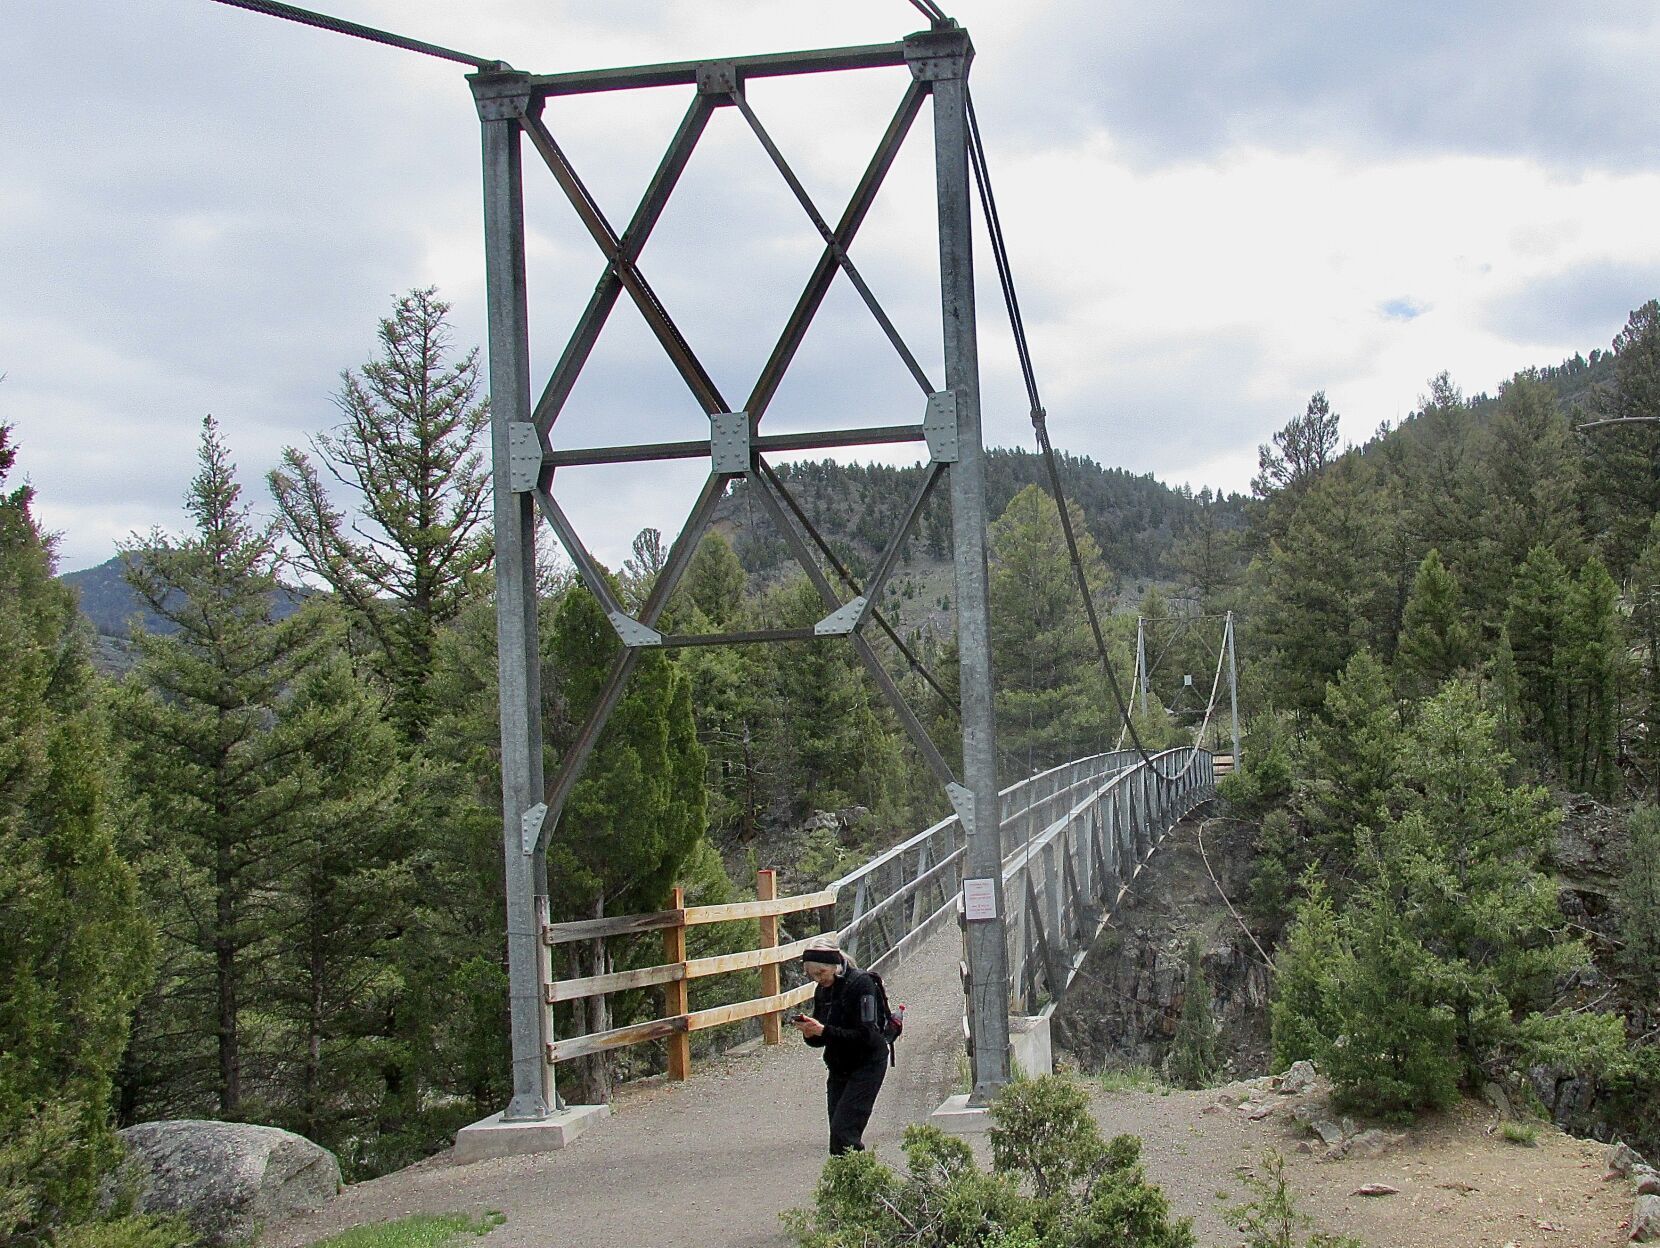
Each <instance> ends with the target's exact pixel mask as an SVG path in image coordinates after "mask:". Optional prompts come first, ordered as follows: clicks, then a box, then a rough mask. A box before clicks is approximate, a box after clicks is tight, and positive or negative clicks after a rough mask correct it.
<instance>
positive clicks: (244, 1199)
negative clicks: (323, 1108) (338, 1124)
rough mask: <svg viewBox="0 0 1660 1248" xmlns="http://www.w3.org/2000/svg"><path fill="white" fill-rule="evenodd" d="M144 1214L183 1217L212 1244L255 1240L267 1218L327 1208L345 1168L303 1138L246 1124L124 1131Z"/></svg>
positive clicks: (189, 1123) (185, 1123)
mask: <svg viewBox="0 0 1660 1248" xmlns="http://www.w3.org/2000/svg"><path fill="white" fill-rule="evenodd" d="M119 1134H120V1137H121V1142H122V1143H123V1144H125V1145H126V1148H127V1159H128V1164H129V1166H130V1167H131V1170H132V1173H133V1175H134V1177H135V1178H136V1179H137V1187H138V1191H139V1193H140V1195H139V1206H138V1207H139V1209H140V1211H141V1212H144V1213H182V1214H184V1215H185V1217H186V1218H187V1219H188V1220H189V1222H190V1225H191V1228H192V1229H193V1230H194V1231H195V1232H196V1233H197V1234H198V1235H200V1236H201V1237H202V1240H203V1241H204V1242H205V1243H208V1244H213V1245H222V1244H231V1243H235V1242H238V1241H241V1240H247V1239H251V1238H252V1237H253V1236H255V1235H257V1234H258V1233H259V1229H260V1227H261V1226H263V1225H264V1224H265V1223H266V1222H267V1221H269V1220H271V1219H273V1218H278V1217H283V1216H286V1215H288V1214H293V1213H309V1212H312V1211H314V1210H317V1209H321V1208H322V1207H323V1206H324V1205H325V1204H327V1203H328V1202H329V1201H330V1200H333V1199H334V1197H335V1194H336V1193H337V1192H339V1190H340V1163H339V1162H338V1161H337V1160H336V1159H335V1156H334V1154H333V1153H331V1152H329V1151H328V1150H327V1149H326V1148H320V1147H318V1146H317V1145H316V1144H313V1143H312V1142H311V1141H310V1140H308V1139H306V1138H304V1137H303V1136H298V1135H295V1134H293V1133H292V1132H289V1131H279V1130H278V1129H277V1128H276V1127H260V1126H254V1125H253V1124H251V1123H243V1122H200V1121H195V1120H188V1119H187V1120H181V1121H175V1122H145V1123H140V1124H139V1125H138V1126H136V1127H128V1128H127V1129H126V1130H124V1131H122V1132H120V1133H119Z"/></svg>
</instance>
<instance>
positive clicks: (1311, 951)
mask: <svg viewBox="0 0 1660 1248" xmlns="http://www.w3.org/2000/svg"><path fill="white" fill-rule="evenodd" d="M1303 883H1304V895H1303V897H1302V898H1301V899H1300V900H1299V901H1298V902H1297V906H1296V918H1295V920H1294V921H1293V922H1292V924H1291V927H1290V929H1289V930H1288V931H1287V932H1286V935H1285V941H1284V943H1283V944H1281V945H1280V947H1279V948H1278V949H1277V950H1276V951H1275V953H1274V999H1273V1002H1272V1003H1271V1004H1270V1006H1269V1023H1270V1029H1271V1036H1272V1039H1273V1066H1274V1069H1275V1070H1276V1071H1283V1070H1287V1069H1289V1068H1290V1066H1291V1064H1292V1063H1293V1062H1302V1061H1311V1062H1316V1063H1318V1064H1319V1065H1320V1066H1321V1067H1322V1068H1324V1067H1326V1066H1327V1065H1328V1062H1329V1058H1330V1054H1331V1049H1332V1046H1333V1044H1334V1043H1335V1042H1336V1041H1337V1038H1338V1037H1339V1036H1340V1035H1341V1034H1342V1021H1341V1018H1340V1016H1339V1013H1338V1003H1337V988H1338V985H1339V984H1340V983H1341V982H1342V981H1343V980H1344V979H1346V978H1347V977H1348V975H1349V973H1350V971H1351V969H1352V967H1351V966H1350V956H1349V951H1348V948H1347V946H1345V945H1344V943H1343V940H1342V936H1341V933H1340V932H1339V930H1338V924H1337V915H1336V912H1335V911H1334V910H1333V909H1332V902H1331V894H1330V893H1329V892H1328V891H1327V889H1326V887H1325V885H1324V884H1323V883H1322V882H1321V880H1320V877H1319V875H1318V874H1317V873H1313V872H1311V873H1309V874H1308V875H1307V876H1305V877H1304V881H1303Z"/></svg>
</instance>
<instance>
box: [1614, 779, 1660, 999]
mask: <svg viewBox="0 0 1660 1248" xmlns="http://www.w3.org/2000/svg"><path fill="white" fill-rule="evenodd" d="M1626 828H1627V829H1628V831H1629V832H1630V835H1631V843H1630V846H1629V848H1628V849H1627V851H1626V860H1625V870H1624V871H1623V872H1622V873H1621V875H1620V891H1619V916H1620V938H1621V939H1622V940H1623V941H1624V942H1625V947H1624V949H1622V950H1621V962H1622V965H1623V967H1624V970H1625V973H1626V978H1627V981H1628V982H1629V983H1630V985H1631V993H1632V997H1633V999H1634V1000H1636V1001H1638V1002H1640V1003H1644V1005H1643V1008H1645V1009H1647V1010H1648V1011H1649V1012H1650V1013H1653V1012H1654V1011H1655V1010H1656V1009H1660V1006H1657V1005H1656V1003H1657V1002H1660V807H1654V806H1650V805H1642V806H1638V807H1636V808H1634V809H1633V810H1632V812H1631V814H1630V816H1628V818H1627V819H1626Z"/></svg>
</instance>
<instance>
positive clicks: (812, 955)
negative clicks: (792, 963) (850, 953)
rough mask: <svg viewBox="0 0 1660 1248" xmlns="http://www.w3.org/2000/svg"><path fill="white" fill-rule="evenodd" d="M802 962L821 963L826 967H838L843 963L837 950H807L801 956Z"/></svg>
mask: <svg viewBox="0 0 1660 1248" xmlns="http://www.w3.org/2000/svg"><path fill="white" fill-rule="evenodd" d="M801 960H802V961H803V962H823V963H825V964H826V965H827V966H840V965H842V963H843V962H844V961H845V959H844V958H843V957H842V955H841V951H840V950H838V949H809V950H807V952H806V953H804V954H802V955H801Z"/></svg>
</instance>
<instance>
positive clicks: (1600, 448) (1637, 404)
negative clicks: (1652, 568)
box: [1581, 299, 1660, 575]
mask: <svg viewBox="0 0 1660 1248" xmlns="http://www.w3.org/2000/svg"><path fill="white" fill-rule="evenodd" d="M1589 406H1590V409H1591V413H1592V414H1593V415H1594V416H1596V417H1598V418H1600V419H1602V420H1630V421H1631V422H1632V423H1631V424H1629V425H1604V426H1601V427H1599V428H1595V429H1588V430H1586V431H1585V432H1584V434H1582V435H1581V436H1582V437H1583V439H1584V446H1585V492H1586V508H1587V511H1588V512H1589V520H1590V528H1591V531H1592V532H1594V533H1596V534H1598V536H1599V545H1600V547H1601V549H1602V553H1603V556H1604V558H1605V560H1606V562H1607V564H1608V566H1609V567H1611V568H1613V569H1614V570H1615V571H1616V572H1617V573H1619V574H1621V575H1623V574H1624V572H1625V570H1626V569H1627V568H1629V567H1630V566H1631V563H1632V561H1633V560H1634V559H1635V558H1636V557H1637V554H1638V552H1639V551H1640V550H1641V549H1642V547H1643V545H1644V543H1645V542H1646V541H1647V540H1648V535H1649V527H1650V524H1651V522H1652V520H1653V518H1654V516H1655V515H1656V514H1660V421H1657V420H1656V418H1657V417H1660V302H1657V301H1655V300H1653V299H1650V300H1649V301H1648V302H1647V303H1645V304H1644V305H1643V306H1642V307H1640V308H1638V309H1636V310H1635V311H1634V312H1632V314H1631V317H1630V319H1629V320H1627V322H1626V325H1625V328H1624V329H1622V330H1621V331H1620V333H1619V334H1618V336H1616V337H1615V339H1614V381H1613V384H1612V385H1607V386H1599V387H1597V388H1596V389H1595V390H1594V391H1593V392H1592V395H1591V401H1590V404H1589Z"/></svg>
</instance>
